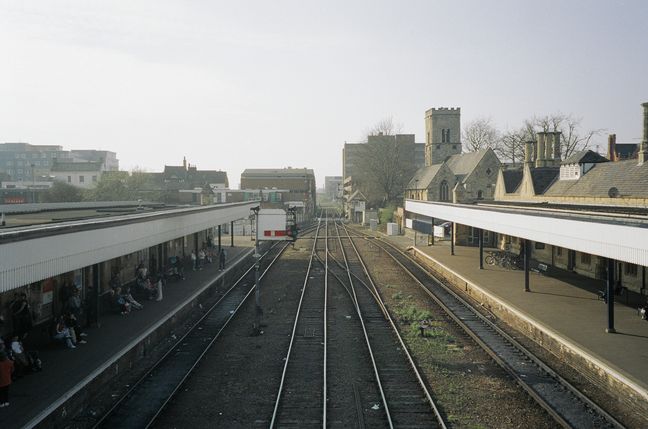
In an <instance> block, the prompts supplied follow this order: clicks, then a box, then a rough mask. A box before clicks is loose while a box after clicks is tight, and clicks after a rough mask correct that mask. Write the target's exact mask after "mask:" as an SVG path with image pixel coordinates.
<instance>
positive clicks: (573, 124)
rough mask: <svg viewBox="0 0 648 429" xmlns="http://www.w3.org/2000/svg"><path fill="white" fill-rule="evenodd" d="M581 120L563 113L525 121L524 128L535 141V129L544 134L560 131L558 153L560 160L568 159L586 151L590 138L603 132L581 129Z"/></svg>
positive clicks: (600, 130)
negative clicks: (530, 132)
mask: <svg viewBox="0 0 648 429" xmlns="http://www.w3.org/2000/svg"><path fill="white" fill-rule="evenodd" d="M581 122H582V118H576V117H574V116H573V115H571V114H570V115H566V114H563V113H560V112H558V113H553V114H551V115H546V116H541V117H534V118H533V119H528V120H526V121H525V126H526V127H527V128H528V129H530V130H532V137H533V138H532V140H535V129H539V130H541V131H544V132H554V131H560V132H561V133H562V137H561V144H560V153H561V154H562V158H563V159H566V158H569V157H570V156H571V155H572V154H573V153H574V152H578V151H580V150H584V149H587V148H588V147H589V146H590V143H591V141H592V137H594V136H597V135H599V134H601V132H603V130H602V129H595V130H587V131H584V130H582V129H581Z"/></svg>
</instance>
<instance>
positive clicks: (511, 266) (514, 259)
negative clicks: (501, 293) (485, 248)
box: [484, 250, 522, 270]
mask: <svg viewBox="0 0 648 429" xmlns="http://www.w3.org/2000/svg"><path fill="white" fill-rule="evenodd" d="M484 262H486V264H488V265H499V266H500V267H502V268H504V269H506V270H518V269H520V268H521V267H522V258H520V257H519V256H517V255H515V254H513V253H510V252H506V251H504V250H497V251H489V252H487V254H486V257H485V258H484Z"/></svg>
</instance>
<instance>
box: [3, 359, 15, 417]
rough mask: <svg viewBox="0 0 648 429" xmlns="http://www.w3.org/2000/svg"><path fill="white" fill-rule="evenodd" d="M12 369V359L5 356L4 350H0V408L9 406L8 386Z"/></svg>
mask: <svg viewBox="0 0 648 429" xmlns="http://www.w3.org/2000/svg"><path fill="white" fill-rule="evenodd" d="M13 369H14V364H13V361H11V360H9V358H7V354H6V353H5V352H4V350H2V351H0V408H4V407H8V406H9V386H10V385H11V373H12V372H13Z"/></svg>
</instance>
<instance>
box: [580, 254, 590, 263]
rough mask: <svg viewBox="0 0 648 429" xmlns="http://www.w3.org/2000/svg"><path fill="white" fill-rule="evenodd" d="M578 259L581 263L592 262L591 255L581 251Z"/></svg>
mask: <svg viewBox="0 0 648 429" xmlns="http://www.w3.org/2000/svg"><path fill="white" fill-rule="evenodd" d="M580 255H581V257H580V261H581V264H583V265H590V264H591V263H592V255H590V254H589V253H581V254H580Z"/></svg>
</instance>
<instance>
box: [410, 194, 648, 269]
mask: <svg viewBox="0 0 648 429" xmlns="http://www.w3.org/2000/svg"><path fill="white" fill-rule="evenodd" d="M405 210H406V211H407V212H408V217H411V215H412V214H416V215H421V216H426V217H429V218H435V219H443V220H446V221H451V222H456V223H459V224H462V225H468V226H472V227H474V228H481V229H484V230H488V231H493V232H496V233H499V234H506V235H510V236H513V237H519V238H524V239H527V240H532V241H537V242H540V243H545V244H550V245H553V246H560V247H564V248H567V249H573V250H576V251H579V252H585V253H589V254H592V255H598V256H602V257H605V258H612V259H615V260H618V261H623V262H628V263H631V264H637V265H642V266H648V219H646V218H645V216H644V217H641V216H623V215H621V214H618V215H604V214H592V213H587V212H579V211H578V210H574V211H569V210H550V209H529V208H522V207H519V208H518V207H510V206H507V207H502V206H497V207H496V206H480V205H472V204H452V203H440V202H433V201H416V200H406V202H405Z"/></svg>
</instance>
